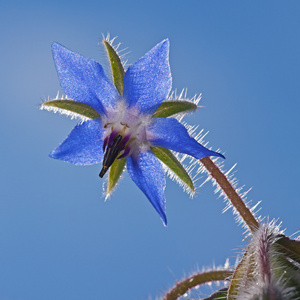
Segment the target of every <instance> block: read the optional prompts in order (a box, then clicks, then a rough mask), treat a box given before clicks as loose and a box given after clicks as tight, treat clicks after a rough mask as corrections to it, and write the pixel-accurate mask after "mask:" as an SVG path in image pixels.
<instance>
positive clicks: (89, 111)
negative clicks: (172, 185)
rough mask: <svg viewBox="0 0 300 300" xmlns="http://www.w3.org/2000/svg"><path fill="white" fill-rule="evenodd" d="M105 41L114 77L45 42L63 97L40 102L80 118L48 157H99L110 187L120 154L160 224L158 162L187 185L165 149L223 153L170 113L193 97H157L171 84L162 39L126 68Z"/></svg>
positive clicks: (83, 160)
mask: <svg viewBox="0 0 300 300" xmlns="http://www.w3.org/2000/svg"><path fill="white" fill-rule="evenodd" d="M104 44H105V47H106V50H107V51H108V55H109V60H110V63H111V67H112V73H113V74H112V75H113V81H114V83H112V82H111V81H110V80H109V78H108V77H107V76H106V75H105V73H104V71H103V68H102V66H101V65H100V64H99V63H98V62H96V61H94V60H92V59H89V58H86V57H83V56H81V55H79V54H77V53H75V52H72V51H70V50H68V49H67V48H65V47H63V46H62V45H60V44H58V43H53V44H52V52H53V57H54V61H55V65H56V69H57V73H58V76H59V79H60V83H61V87H62V89H63V90H64V92H65V93H66V94H67V95H68V99H61V100H58V99H57V100H51V101H47V102H45V103H43V105H42V108H43V109H53V108H55V109H59V110H62V111H71V112H75V113H78V114H79V115H82V116H85V117H86V119H85V121H83V122H81V123H79V124H77V125H76V126H75V127H74V129H73V130H72V131H71V132H70V134H69V136H68V137H67V138H66V139H65V140H64V141H63V142H62V143H61V144H60V145H59V146H58V147H57V148H56V149H55V150H53V151H52V152H51V153H50V156H51V157H52V158H56V159H60V160H63V161H66V162H69V163H72V164H75V165H90V164H95V163H101V162H102V165H103V166H102V170H101V172H100V174H99V176H100V177H103V176H104V174H105V173H106V172H107V171H108V170H109V169H110V174H109V176H110V182H111V185H112V186H111V188H110V190H109V192H111V190H112V188H113V187H114V185H115V184H116V182H117V180H118V178H119V177H120V175H121V173H122V171H123V169H124V166H125V163H126V160H127V170H128V173H129V175H130V177H131V179H132V180H133V181H134V182H135V184H136V185H137V186H138V187H139V188H140V189H141V190H142V191H143V193H144V194H145V195H146V197H147V198H148V199H149V201H150V202H151V204H152V205H153V207H154V208H155V209H156V211H157V212H158V213H159V215H160V217H161V219H162V221H163V223H164V224H165V225H166V224H167V219H166V210H165V196H164V188H165V184H166V182H165V172H164V168H163V165H162V163H161V161H163V162H164V164H165V165H167V166H168V167H169V168H171V170H172V171H173V172H174V173H175V174H176V175H177V176H179V178H180V179H182V180H183V181H184V182H185V183H186V184H187V185H189V186H190V184H189V180H190V178H189V175H188V174H187V172H186V171H185V170H184V169H183V167H182V165H181V164H180V162H179V161H178V160H177V159H176V157H175V156H174V155H173V154H172V152H171V151H169V150H168V149H170V150H173V151H176V152H180V153H184V154H188V155H191V156H193V157H194V158H196V159H201V158H203V157H205V156H221V157H223V156H222V154H220V153H216V152H213V151H211V150H209V149H207V148H205V147H204V146H202V145H201V144H199V143H198V142H197V141H196V140H195V139H194V138H192V137H191V136H190V135H189V134H188V131H187V129H186V128H185V127H184V126H183V125H182V124H181V123H180V122H179V121H178V120H177V119H175V118H170V117H169V116H170V115H172V114H175V113H176V112H180V111H186V110H190V109H195V107H193V105H194V106H195V104H192V103H190V102H187V101H173V102H170V101H168V102H164V103H163V101H164V100H166V99H167V98H168V95H169V93H170V90H171V85H172V78H171V72H170V66H169V41H168V40H164V41H162V42H161V43H159V44H158V45H156V46H155V47H154V48H153V49H151V50H150V51H149V52H148V53H146V54H145V55H144V56H143V57H142V58H140V59H139V60H138V61H137V62H136V63H134V64H133V65H131V66H130V67H129V68H128V69H127V71H126V72H125V71H124V69H123V66H122V64H121V62H120V59H119V56H118V55H117V53H116V51H114V49H113V47H112V46H111V44H110V43H109V42H107V41H104ZM191 106H192V108H191ZM157 157H158V158H159V159H158V158H157ZM191 185H192V183H191ZM192 187H193V186H192Z"/></svg>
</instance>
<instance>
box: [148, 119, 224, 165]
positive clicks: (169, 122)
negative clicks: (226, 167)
mask: <svg viewBox="0 0 300 300" xmlns="http://www.w3.org/2000/svg"><path fill="white" fill-rule="evenodd" d="M147 138H148V141H149V142H151V144H152V145H154V146H161V147H164V148H168V149H171V150H174V151H177V152H181V153H185V154H188V155H191V156H193V157H195V158H197V159H201V158H203V157H206V156H220V157H223V158H225V157H224V156H223V155H222V154H221V153H217V152H214V151H211V150H208V149H207V148H205V147H203V146H202V145H201V144H199V143H198V142H197V141H196V140H195V139H194V138H192V137H191V136H190V135H189V134H188V131H187V129H186V128H185V127H184V126H183V125H182V124H181V123H179V122H178V121H177V120H176V119H173V118H155V119H154V121H153V123H152V124H151V125H150V126H149V127H148V128H147Z"/></svg>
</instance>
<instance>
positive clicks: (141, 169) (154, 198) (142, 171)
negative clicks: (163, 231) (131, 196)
mask: <svg viewBox="0 0 300 300" xmlns="http://www.w3.org/2000/svg"><path fill="white" fill-rule="evenodd" d="M127 169H128V173H129V175H130V177H131V179H132V180H133V182H134V183H135V184H136V185H137V186H138V187H139V188H140V189H141V190H142V192H143V193H144V194H145V195H146V196H147V198H148V199H149V201H150V202H151V204H152V205H153V207H154V208H155V209H156V211H157V212H158V214H159V215H160V217H161V219H162V221H163V223H164V225H165V226H166V225H167V218H166V200H165V195H164V189H165V186H166V179H165V173H164V170H163V167H162V165H161V163H160V162H159V161H158V159H157V158H156V157H155V155H154V154H153V153H152V152H150V151H147V152H144V153H139V155H138V156H137V157H134V156H133V155H131V156H129V157H128V158H127Z"/></svg>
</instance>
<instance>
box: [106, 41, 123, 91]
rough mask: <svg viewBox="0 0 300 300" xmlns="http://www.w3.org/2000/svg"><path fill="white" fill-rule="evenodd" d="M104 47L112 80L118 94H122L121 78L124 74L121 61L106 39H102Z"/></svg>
mask: <svg viewBox="0 0 300 300" xmlns="http://www.w3.org/2000/svg"><path fill="white" fill-rule="evenodd" d="M103 44H104V46H105V49H106V51H107V55H108V59H109V62H110V66H111V72H112V76H113V80H114V85H115V87H116V89H117V90H118V92H119V93H120V95H121V96H122V95H123V78H124V75H125V71H124V68H123V65H122V63H121V60H120V57H119V55H118V54H117V52H116V51H115V49H114V48H113V47H112V46H111V45H110V43H109V42H108V41H106V40H104V41H103Z"/></svg>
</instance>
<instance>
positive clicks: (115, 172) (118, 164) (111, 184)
mask: <svg viewBox="0 0 300 300" xmlns="http://www.w3.org/2000/svg"><path fill="white" fill-rule="evenodd" d="M125 165H126V157H123V158H120V159H116V160H115V161H114V162H113V164H112V165H111V167H110V169H109V175H108V180H107V187H106V195H107V196H106V197H109V196H110V195H111V193H112V191H113V189H114V188H115V187H116V185H117V183H118V181H119V179H120V177H121V175H122V173H123V171H124V169H125Z"/></svg>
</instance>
